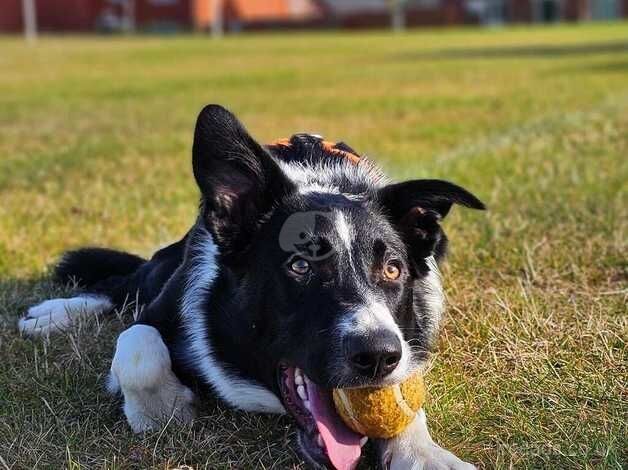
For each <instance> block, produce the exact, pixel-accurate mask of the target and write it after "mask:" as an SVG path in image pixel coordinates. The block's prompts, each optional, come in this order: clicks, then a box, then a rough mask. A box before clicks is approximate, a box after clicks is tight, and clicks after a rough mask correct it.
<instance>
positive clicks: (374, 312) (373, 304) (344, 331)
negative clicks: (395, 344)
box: [338, 298, 414, 384]
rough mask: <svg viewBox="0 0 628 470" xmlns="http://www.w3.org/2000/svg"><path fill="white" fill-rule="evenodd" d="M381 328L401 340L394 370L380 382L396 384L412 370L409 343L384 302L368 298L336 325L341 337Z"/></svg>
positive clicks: (366, 333) (364, 333) (365, 333)
mask: <svg viewBox="0 0 628 470" xmlns="http://www.w3.org/2000/svg"><path fill="white" fill-rule="evenodd" d="M381 329H385V330H388V331H391V332H393V333H394V334H395V335H396V336H397V337H398V338H399V341H400V342H401V360H400V361H399V364H398V365H397V367H396V368H395V370H394V371H393V372H392V373H391V374H390V375H388V376H386V377H385V379H384V380H383V382H382V384H396V383H399V382H402V381H403V380H405V379H406V378H407V377H408V376H409V375H410V374H412V372H414V370H412V369H411V356H412V355H411V351H410V345H409V344H408V343H407V341H405V340H404V338H403V334H402V333H401V330H400V329H399V325H398V324H397V322H396V321H395V319H394V318H393V316H392V313H391V312H390V309H389V308H388V307H387V306H386V304H384V303H383V302H382V301H380V300H378V299H376V298H369V299H367V301H366V302H365V303H364V305H361V306H359V307H356V308H355V309H353V311H352V312H351V313H350V314H349V315H346V316H345V317H344V318H343V319H342V321H341V322H340V324H339V325H338V330H339V334H340V337H341V338H344V337H345V336H346V335H349V334H354V335H355V334H363V335H368V334H369V333H371V332H375V331H378V330H381Z"/></svg>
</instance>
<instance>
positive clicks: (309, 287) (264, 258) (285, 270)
mask: <svg viewBox="0 0 628 470" xmlns="http://www.w3.org/2000/svg"><path fill="white" fill-rule="evenodd" d="M342 152H349V153H351V154H354V153H355V152H353V150H352V149H351V148H350V147H349V146H347V145H346V144H342V143H341V144H336V145H335V147H334V148H331V149H330V147H329V146H328V145H327V144H325V145H324V144H323V141H322V140H321V139H320V138H318V137H316V136H310V135H304V134H298V135H295V136H293V137H292V139H290V141H289V143H288V144H285V145H274V146H269V147H267V148H264V147H262V146H261V145H259V144H258V143H257V142H256V141H255V140H254V139H253V138H252V137H251V136H250V135H249V134H248V132H247V131H246V130H245V129H244V127H243V126H242V125H241V124H240V123H239V122H238V120H237V119H236V118H235V117H234V116H233V115H232V114H231V113H229V112H228V111H227V110H225V109H224V108H221V107H219V106H216V105H211V106H208V107H206V108H204V109H203V110H202V111H201V113H200V115H199V118H198V121H197V124H196V129H195V134H194V146H193V170H194V176H195V178H196V181H197V183H198V186H199V188H200V191H201V208H200V213H199V217H198V219H197V222H196V223H195V225H194V226H193V227H192V228H191V229H190V231H189V232H188V233H187V234H186V236H185V237H183V239H181V240H180V241H179V242H177V243H175V244H173V245H171V246H169V247H167V248H164V249H162V250H160V251H158V252H157V253H156V254H155V255H154V256H153V257H152V258H151V259H150V260H149V261H145V260H143V259H142V258H139V257H136V256H134V255H128V254H124V253H120V252H115V251H111V250H102V249H85V250H79V251H77V252H72V253H69V254H68V255H67V256H66V257H65V258H64V259H63V261H62V262H61V263H60V265H59V267H58V268H57V276H58V277H59V279H61V280H62V281H65V280H68V279H69V278H71V277H75V278H78V280H79V281H80V282H81V285H82V286H83V287H84V288H86V289H87V291H88V292H94V293H100V294H105V295H107V296H109V297H110V298H111V299H113V301H114V303H115V304H118V305H119V304H121V303H122V302H124V301H125V299H128V298H129V297H130V298H131V299H134V298H135V297H136V296H137V298H138V299H139V301H140V303H142V304H145V305H146V308H145V309H144V310H143V312H142V314H141V316H140V318H139V319H138V322H139V323H143V324H148V325H152V326H154V327H155V328H157V329H158V330H159V332H160V333H161V335H162V337H163V338H164V341H165V343H166V345H167V346H168V348H169V350H170V353H171V359H172V366H173V369H174V371H175V373H176V374H177V375H178V376H179V377H180V378H181V379H182V380H183V381H184V382H186V383H189V382H190V381H192V380H194V379H200V381H201V382H202V383H203V384H204V385H205V386H207V387H209V388H213V389H214V390H215V391H217V392H218V393H219V394H221V393H223V394H224V390H222V389H221V387H222V385H221V384H220V383H218V382H217V381H216V380H215V378H214V377H212V376H208V375H207V363H208V362H209V359H212V360H214V361H216V363H217V364H220V368H221V369H222V370H223V371H224V372H225V374H227V375H228V376H229V377H230V380H231V379H233V380H236V381H240V382H241V381H245V382H246V383H250V384H256V385H261V386H263V387H264V388H266V389H267V390H270V391H272V392H274V393H275V394H276V395H277V396H278V397H282V395H281V390H280V386H279V385H278V382H277V371H278V370H279V369H280V368H281V367H282V366H283V365H286V364H287V365H289V366H298V367H299V368H301V369H302V370H303V371H304V372H305V373H306V374H307V376H308V377H310V378H311V379H312V380H314V381H315V382H317V383H318V384H319V385H320V386H322V387H325V388H332V387H339V386H362V385H378V384H382V383H383V382H382V380H385V377H384V378H382V376H380V375H377V376H376V375H369V374H365V373H361V372H360V371H358V370H357V369H356V367H355V364H354V363H352V362H351V360H350V359H351V354H350V351H349V350H350V349H351V348H352V347H353V346H351V345H353V344H354V343H356V341H357V342H358V343H359V342H360V341H371V342H372V340H373V338H366V339H364V338H357V339H356V338H355V337H352V336H353V335H355V334H357V333H353V332H352V330H351V328H346V327H345V326H344V325H345V323H343V322H346V321H348V319H353V318H354V317H355V318H358V314H357V313H356V312H358V313H359V312H361V311H362V310H360V309H373V308H375V307H376V306H377V308H379V309H380V310H383V311H384V313H380V315H384V316H386V318H388V316H389V317H390V322H393V324H394V325H396V327H397V328H398V329H397V331H398V332H399V335H400V340H403V341H405V342H407V343H408V344H411V345H412V351H411V352H409V353H408V354H410V357H409V359H408V363H407V364H406V366H404V367H406V368H407V370H406V371H405V372H404V373H409V372H410V371H411V370H412V369H413V368H416V367H417V366H418V365H419V364H420V363H421V362H422V361H424V360H425V358H426V356H427V352H428V351H429V349H430V347H431V346H432V343H433V339H434V338H435V335H436V331H437V327H438V320H439V318H440V312H439V311H435V310H434V308H435V307H434V306H433V305H432V304H431V303H430V301H429V298H430V295H433V292H432V290H433V289H434V288H438V289H440V284H439V285H437V286H434V285H431V286H430V285H429V283H430V282H432V283H434V282H439V281H438V278H437V277H436V278H434V277H433V274H434V273H433V272H432V270H434V269H436V268H435V266H434V265H433V261H432V258H434V259H436V260H440V259H441V258H442V257H443V256H444V253H445V249H446V243H447V238H446V236H445V233H444V231H443V229H442V227H441V225H440V224H441V221H442V219H444V218H445V217H446V215H447V214H448V212H449V210H450V208H451V206H452V205H453V204H461V205H463V206H467V207H471V208H475V209H483V208H484V205H483V204H482V202H481V201H479V200H478V199H477V198H476V197H475V196H473V195H472V194H471V193H469V192H468V191H466V190H465V189H463V188H461V187H459V186H456V185H454V184H452V183H449V182H445V181H438V180H414V181H409V182H406V183H399V184H390V185H385V184H384V183H383V180H382V174H381V172H380V171H379V170H378V169H377V168H376V167H375V166H374V165H373V164H371V163H369V162H368V161H367V160H365V159H362V160H360V161H359V163H355V162H353V161H349V160H347V159H346V158H344V157H343V154H342ZM291 165H292V166H291ZM302 219H303V220H305V221H309V222H307V223H306V222H303V221H302ZM295 221H297V222H298V224H297V225H298V226H297V227H296V230H292V231H290V230H287V231H286V227H288V228H290V224H293V223H297V222H295ZM299 224H300V225H299ZM308 224H309V225H308ZM286 237H288V238H289V237H296V238H294V240H293V239H292V238H289V241H290V243H288V244H287V245H286V243H284V242H285V240H286V239H287V238H286ZM313 253H314V254H313ZM295 260H299V262H301V261H304V260H305V261H306V264H307V266H308V271H307V272H306V273H305V274H303V273H298V272H297V271H295V270H294V269H293V263H294V261H295ZM390 266H393V267H396V268H398V271H399V276H398V277H397V278H394V279H391V278H387V277H386V276H384V268H385V267H390ZM430 276H432V277H430ZM192 294H193V295H192ZM190 299H192V300H193V302H191V301H190ZM386 312H387V313H386ZM378 321H379V320H378ZM388 327H390V324H388ZM343 328H344V329H343ZM356 331H357V330H356ZM383 333H384V332H382V334H381V335H379V336H381V337H383V336H384V334H383ZM387 333H390V331H388V332H387ZM374 334H375V335H376V336H377V331H375V333H374ZM343 335H344V336H343ZM389 336H390V335H389ZM347 337H350V338H349V339H350V341H347ZM396 338H397V337H396V336H395V340H396V341H397V339H396ZM199 344H201V346H206V348H207V351H206V354H205V353H204V354H205V355H203V354H200V355H199V353H198V350H197V349H195V345H196V346H198V345H199ZM348 344H349V345H350V346H347V345H348ZM369 344H371V343H369ZM210 372H211V371H210ZM398 372H399V374H401V373H402V372H400V371H398ZM394 374H395V371H393V372H391V375H392V376H394ZM391 380H392V379H391ZM396 380H401V376H398V377H397V378H396ZM223 397H224V395H223ZM282 398H283V397H282ZM231 403H232V404H235V405H236V406H239V405H238V403H234V402H233V401H232V402H231Z"/></svg>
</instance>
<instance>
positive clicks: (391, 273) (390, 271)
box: [383, 263, 401, 281]
mask: <svg viewBox="0 0 628 470" xmlns="http://www.w3.org/2000/svg"><path fill="white" fill-rule="evenodd" d="M383 274H384V277H385V278H386V279H388V280H389V281H395V280H397V279H399V276H401V270H400V269H399V266H398V265H397V264H396V263H386V264H385V265H384V269H383Z"/></svg>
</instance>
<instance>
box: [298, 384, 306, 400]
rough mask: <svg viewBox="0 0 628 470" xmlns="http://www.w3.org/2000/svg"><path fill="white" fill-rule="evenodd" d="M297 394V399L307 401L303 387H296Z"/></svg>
mask: <svg viewBox="0 0 628 470" xmlns="http://www.w3.org/2000/svg"><path fill="white" fill-rule="evenodd" d="M297 393H298V394H299V397H300V398H301V400H307V398H308V396H307V392H306V391H305V387H304V386H303V385H299V386H298V387H297Z"/></svg>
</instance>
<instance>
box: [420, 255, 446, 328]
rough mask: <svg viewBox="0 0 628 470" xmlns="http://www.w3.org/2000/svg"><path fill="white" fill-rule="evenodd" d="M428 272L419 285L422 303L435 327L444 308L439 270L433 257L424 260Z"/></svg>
mask: <svg viewBox="0 0 628 470" xmlns="http://www.w3.org/2000/svg"><path fill="white" fill-rule="evenodd" d="M426 261H427V266H428V267H429V268H430V272H429V273H428V274H427V276H425V277H424V278H423V279H421V284H422V286H423V288H424V291H425V296H424V298H423V299H424V301H425V303H426V304H427V308H428V309H429V310H430V314H431V316H432V318H433V319H434V321H435V326H436V327H437V326H438V325H439V324H440V320H441V318H442V316H443V310H444V308H445V295H444V294H443V284H442V282H441V278H440V270H439V269H438V265H437V264H436V260H435V259H434V257H433V256H430V257H429V258H427V259H426Z"/></svg>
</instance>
